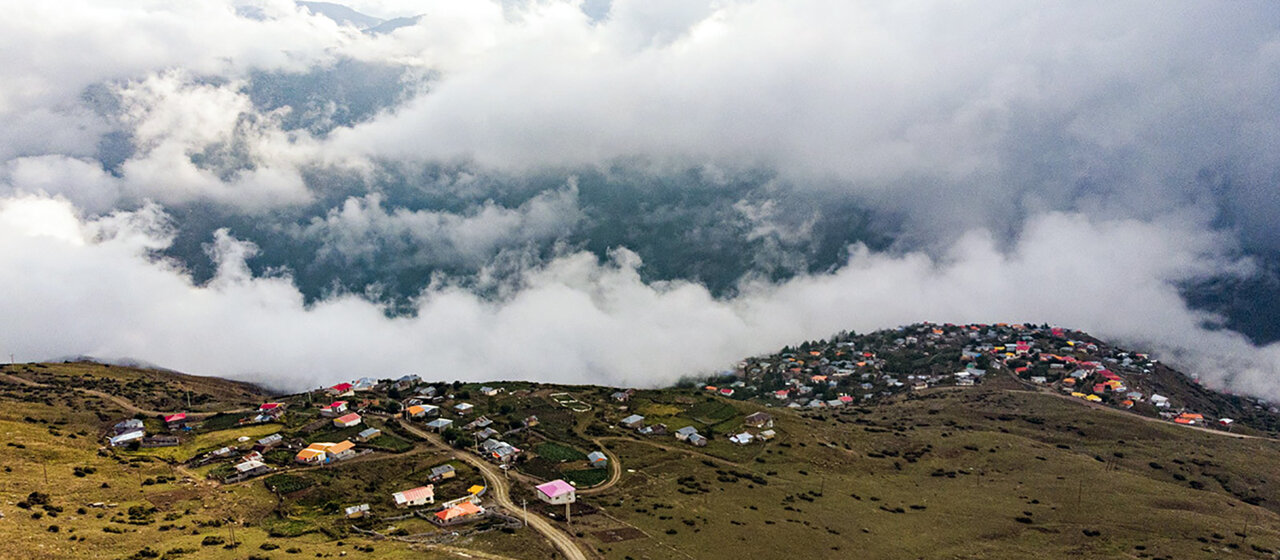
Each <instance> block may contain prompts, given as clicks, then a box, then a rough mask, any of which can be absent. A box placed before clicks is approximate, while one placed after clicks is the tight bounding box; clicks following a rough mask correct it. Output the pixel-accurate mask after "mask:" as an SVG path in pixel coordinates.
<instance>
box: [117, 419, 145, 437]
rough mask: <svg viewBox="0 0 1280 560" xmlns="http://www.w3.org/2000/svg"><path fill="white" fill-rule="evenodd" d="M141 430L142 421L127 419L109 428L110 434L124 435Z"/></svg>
mask: <svg viewBox="0 0 1280 560" xmlns="http://www.w3.org/2000/svg"><path fill="white" fill-rule="evenodd" d="M142 429H143V426H142V420H139V419H137V418H129V419H127V420H121V421H119V422H117V423H116V425H115V426H112V427H111V432H112V433H113V434H124V433H128V432H136V431H138V430H142Z"/></svg>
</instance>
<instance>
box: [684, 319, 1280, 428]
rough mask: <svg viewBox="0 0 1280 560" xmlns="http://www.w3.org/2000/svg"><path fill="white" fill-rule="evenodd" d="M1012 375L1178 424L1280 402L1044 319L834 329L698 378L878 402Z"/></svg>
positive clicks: (1215, 421)
mask: <svg viewBox="0 0 1280 560" xmlns="http://www.w3.org/2000/svg"><path fill="white" fill-rule="evenodd" d="M993 377H998V378H1001V379H1005V378H1012V379H1014V380H1016V381H1018V382H1019V383H1020V384H1022V385H1023V386H1025V387H1026V388H1027V389H1030V390H1043V391H1052V392H1054V393H1058V394H1061V395H1063V396H1069V397H1071V398H1076V399H1081V400H1084V401H1087V402H1089V403H1095V404H1097V405H1100V406H1107V407H1111V408H1116V409H1123V410H1132V411H1133V412H1136V413H1138V414H1142V415H1144V416H1149V417H1156V418H1162V419H1165V420H1168V421H1171V422H1174V423H1177V424H1184V425H1190V426H1202V427H1210V428H1213V429H1222V430H1230V429H1232V427H1233V424H1234V423H1235V422H1236V421H1237V419H1236V418H1234V417H1233V416H1234V414H1233V413H1240V414H1244V415H1246V416H1248V417H1249V418H1250V420H1256V422H1253V424H1254V427H1256V428H1261V429H1274V426H1273V425H1272V424H1271V418H1273V417H1274V415H1275V414H1276V413H1278V412H1280V410H1278V409H1277V408H1276V407H1275V406H1274V405H1272V404H1271V403H1268V402H1266V401H1263V400H1260V399H1254V398H1250V397H1236V396H1231V395H1221V394H1218V393H1215V392H1212V391H1209V390H1206V389H1204V388H1201V387H1199V385H1198V380H1197V379H1196V377H1195V376H1194V375H1193V376H1191V377H1189V378H1188V377H1186V376H1183V375H1182V374H1180V373H1178V372H1174V371H1172V370H1170V369H1168V368H1167V367H1165V366H1163V365H1162V364H1160V363H1159V362H1158V361H1157V360H1154V359H1152V358H1151V357H1150V356H1149V355H1148V354H1145V353H1141V352H1132V351H1127V350H1123V349H1120V348H1115V347H1112V346H1110V345H1108V344H1106V343H1103V342H1102V341H1099V340H1097V339H1094V338H1093V337H1090V336H1088V335H1087V334H1085V333H1082V332H1078V331H1070V330H1067V329H1063V328H1059V327H1051V326H1048V325H1021V324H1004V323H1001V324H994V325H978V324H972V325H953V324H941V325H938V324H931V323H919V324H914V325H909V326H904V327H899V328H897V329H889V330H882V331H877V332H873V333H869V334H866V335H854V334H849V333H841V334H838V335H836V336H834V337H832V339H831V340H824V341H817V342H805V343H803V344H801V345H799V346H798V347H796V348H790V347H788V348H784V349H783V350H782V351H781V352H779V353H777V354H772V355H768V356H762V357H755V358H751V359H748V360H745V361H743V362H742V363H740V364H738V366H737V368H736V369H735V370H733V371H728V372H725V373H723V374H721V375H720V376H717V377H713V378H710V379H708V380H707V385H706V386H705V390H707V391H709V392H715V393H717V394H719V395H721V396H723V397H726V398H736V399H755V400H759V401H761V402H764V403H769V404H775V405H777V406H785V407H788V408H792V409H830V408H839V407H844V406H849V405H853V404H865V403H874V402H878V401H881V400H884V399H887V398H890V397H893V396H895V395H899V394H901V393H904V392H910V391H925V390H928V389H932V388H939V387H955V388H963V387H972V386H974V385H976V384H980V383H983V382H984V380H988V379H991V378H993Z"/></svg>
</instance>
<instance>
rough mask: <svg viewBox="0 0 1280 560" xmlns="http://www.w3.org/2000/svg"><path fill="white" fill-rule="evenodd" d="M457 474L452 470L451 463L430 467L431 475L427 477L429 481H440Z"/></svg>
mask: <svg viewBox="0 0 1280 560" xmlns="http://www.w3.org/2000/svg"><path fill="white" fill-rule="evenodd" d="M455 476H458V471H456V470H454V468H453V465H440V466H438V467H432V468H431V476H429V477H428V479H429V480H431V482H440V481H441V480H447V479H450V478H453V477H455Z"/></svg>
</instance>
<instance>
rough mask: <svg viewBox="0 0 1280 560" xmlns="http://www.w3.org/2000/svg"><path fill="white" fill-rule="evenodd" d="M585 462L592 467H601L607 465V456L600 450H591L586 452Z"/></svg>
mask: <svg viewBox="0 0 1280 560" xmlns="http://www.w3.org/2000/svg"><path fill="white" fill-rule="evenodd" d="M587 463H588V464H590V465H591V466H592V467H593V468H597V469H603V468H605V467H607V466H609V456H608V455H605V454H604V453H603V452H600V451H592V452H591V453H588V454H587Z"/></svg>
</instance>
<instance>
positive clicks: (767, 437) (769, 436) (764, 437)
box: [760, 430, 778, 441]
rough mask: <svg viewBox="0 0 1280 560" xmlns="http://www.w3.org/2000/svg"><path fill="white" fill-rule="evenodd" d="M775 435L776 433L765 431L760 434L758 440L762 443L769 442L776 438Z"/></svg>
mask: <svg viewBox="0 0 1280 560" xmlns="http://www.w3.org/2000/svg"><path fill="white" fill-rule="evenodd" d="M777 435H778V433H777V432H775V431H773V430H765V431H763V432H760V439H761V440H763V441H769V440H771V439H773V438H774V437H776V436H777Z"/></svg>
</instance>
